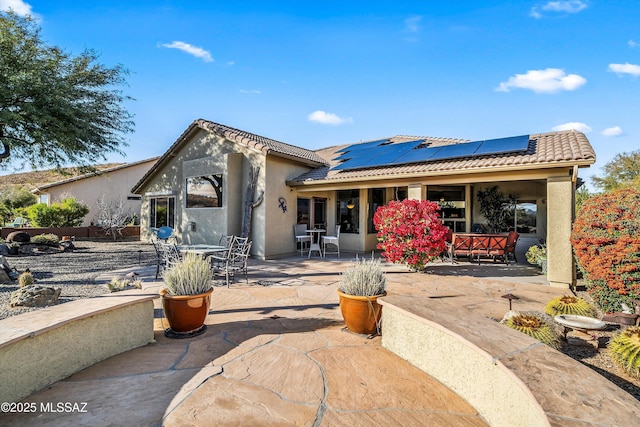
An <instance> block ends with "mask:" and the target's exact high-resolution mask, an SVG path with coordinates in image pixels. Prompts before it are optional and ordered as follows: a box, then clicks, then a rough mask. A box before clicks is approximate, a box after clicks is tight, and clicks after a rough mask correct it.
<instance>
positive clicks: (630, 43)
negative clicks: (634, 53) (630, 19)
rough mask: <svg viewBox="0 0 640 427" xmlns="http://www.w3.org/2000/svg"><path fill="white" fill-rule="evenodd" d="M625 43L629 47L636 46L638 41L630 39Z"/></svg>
mask: <svg viewBox="0 0 640 427" xmlns="http://www.w3.org/2000/svg"><path fill="white" fill-rule="evenodd" d="M627 44H628V45H629V47H630V48H632V49H633V48H634V47H638V42H636V41H635V40H633V39H631V40H629V41H628V42H627Z"/></svg>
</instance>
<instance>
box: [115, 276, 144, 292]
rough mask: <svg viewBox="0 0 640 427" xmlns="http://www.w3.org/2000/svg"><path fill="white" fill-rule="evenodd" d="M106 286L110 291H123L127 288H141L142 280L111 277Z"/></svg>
mask: <svg viewBox="0 0 640 427" xmlns="http://www.w3.org/2000/svg"><path fill="white" fill-rule="evenodd" d="M107 287H108V288H109V291H111V292H119V291H124V290H125V289H129V288H135V289H142V281H141V280H140V279H137V280H131V279H129V278H118V277H114V278H113V279H111V282H109V283H108V284H107Z"/></svg>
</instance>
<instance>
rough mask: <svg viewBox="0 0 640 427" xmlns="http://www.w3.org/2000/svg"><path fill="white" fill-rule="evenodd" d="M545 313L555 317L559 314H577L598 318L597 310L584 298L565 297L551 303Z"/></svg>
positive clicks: (555, 299) (546, 307) (557, 298)
mask: <svg viewBox="0 0 640 427" xmlns="http://www.w3.org/2000/svg"><path fill="white" fill-rule="evenodd" d="M544 311H545V313H547V314H548V315H549V316H551V317H554V316H557V315H558V314H575V315H578V316H587V317H596V315H597V312H596V309H595V308H593V307H592V306H591V304H589V303H588V302H587V301H585V300H584V299H582V298H578V297H574V296H573V295H563V296H560V297H556V298H554V299H552V300H551V301H549V302H548V303H547V305H546V306H545V310H544Z"/></svg>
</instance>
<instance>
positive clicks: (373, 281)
mask: <svg viewBox="0 0 640 427" xmlns="http://www.w3.org/2000/svg"><path fill="white" fill-rule="evenodd" d="M386 286H387V277H386V275H385V273H384V271H383V270H382V264H381V263H380V260H379V259H374V258H373V256H371V259H370V260H368V261H367V260H366V259H364V258H356V259H355V261H353V262H352V263H351V265H350V266H349V267H348V268H347V269H346V270H345V271H344V272H343V273H342V274H341V276H340V291H341V292H343V293H345V294H349V295H357V296H362V297H364V296H367V297H370V296H374V295H381V294H382V293H384V290H385V288H386Z"/></svg>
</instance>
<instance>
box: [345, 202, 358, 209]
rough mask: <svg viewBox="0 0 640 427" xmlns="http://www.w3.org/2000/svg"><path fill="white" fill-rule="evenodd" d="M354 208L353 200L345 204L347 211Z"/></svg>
mask: <svg viewBox="0 0 640 427" xmlns="http://www.w3.org/2000/svg"><path fill="white" fill-rule="evenodd" d="M355 207H356V205H355V204H354V203H353V200H349V201H348V202H347V209H353V208H355Z"/></svg>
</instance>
